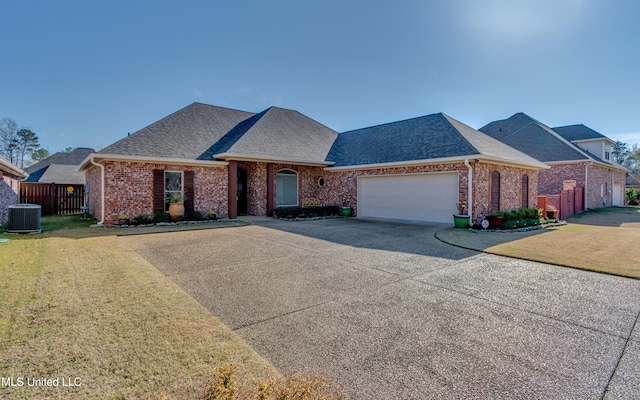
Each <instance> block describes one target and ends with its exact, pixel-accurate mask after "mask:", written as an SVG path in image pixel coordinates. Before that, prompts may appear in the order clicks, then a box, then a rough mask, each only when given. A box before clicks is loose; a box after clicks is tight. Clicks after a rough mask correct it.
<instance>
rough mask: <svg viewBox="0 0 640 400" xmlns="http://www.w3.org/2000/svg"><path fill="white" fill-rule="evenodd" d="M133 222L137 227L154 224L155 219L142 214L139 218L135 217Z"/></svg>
mask: <svg viewBox="0 0 640 400" xmlns="http://www.w3.org/2000/svg"><path fill="white" fill-rule="evenodd" d="M133 221H134V223H135V224H136V225H149V224H153V218H151V217H149V216H148V215H144V214H140V215H138V216H135V217H133Z"/></svg>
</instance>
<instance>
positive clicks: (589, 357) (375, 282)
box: [121, 218, 640, 399]
mask: <svg viewBox="0 0 640 400" xmlns="http://www.w3.org/2000/svg"><path fill="white" fill-rule="evenodd" d="M251 222H252V223H253V225H251V226H246V227H239V228H228V229H218V230H206V231H194V232H176V233H167V234H156V235H147V236H136V237H126V238H121V240H126V241H127V243H129V244H130V246H131V247H132V248H134V249H135V250H136V251H138V252H139V253H140V254H141V255H143V256H144V257H146V258H147V259H148V260H149V261H150V262H151V263H153V264H154V265H156V266H157V267H158V268H159V269H160V270H162V271H163V272H164V273H165V274H167V275H168V276H170V277H171V279H172V280H173V281H175V282H176V283H177V284H178V285H180V286H181V287H182V288H184V290H185V291H187V292H188V293H189V294H191V295H192V296H193V297H194V298H195V299H196V300H198V301H199V302H200V303H201V304H203V305H204V306H205V307H207V308H208V309H209V310H210V311H211V312H212V313H213V314H214V315H215V316H217V317H218V318H220V319H221V320H222V321H223V322H224V323H226V324H227V325H228V326H230V327H231V328H232V329H234V330H235V332H236V333H237V334H239V335H240V336H241V337H243V338H244V339H245V340H247V341H248V342H249V344H250V345H251V346H253V347H254V348H255V349H256V350H257V351H258V352H259V353H260V354H262V355H263V356H264V357H265V358H266V359H268V360H269V361H271V362H272V363H273V364H274V365H275V366H276V367H278V368H279V369H280V370H281V371H283V372H289V371H296V370H298V371H305V372H311V371H315V372H318V373H320V374H322V375H324V376H326V377H328V378H330V379H333V380H335V381H337V382H338V383H339V384H341V385H342V387H343V389H344V390H345V391H346V392H347V393H348V394H349V395H350V396H351V397H353V398H363V399H370V398H379V399H400V398H402V399H413V398H415V399H425V398H511V399H513V398H527V399H528V398H554V399H555V398H569V399H601V398H603V397H604V398H607V399H631V398H638V394H639V393H640V326H639V323H638V315H639V314H640V301H639V300H638V299H640V281H638V280H633V279H627V278H620V277H614V276H607V275H602V274H597V273H591V272H586V271H579V270H574V269H568V268H562V267H555V266H550V265H546V264H540V263H534V262H529V261H522V260H514V259H508V258H503V257H499V256H493V255H488V254H482V253H477V252H474V251H471V250H465V249H460V248H456V247H452V246H449V245H447V244H444V243H442V242H440V241H438V240H436V239H435V238H434V233H435V232H436V231H437V230H438V229H440V228H439V227H433V226H424V225H406V224H396V223H383V222H371V221H362V220H356V219H337V220H320V221H305V222H283V221H277V220H273V219H267V218H265V219H256V218H254V219H252V221H251ZM634 327H635V328H634Z"/></svg>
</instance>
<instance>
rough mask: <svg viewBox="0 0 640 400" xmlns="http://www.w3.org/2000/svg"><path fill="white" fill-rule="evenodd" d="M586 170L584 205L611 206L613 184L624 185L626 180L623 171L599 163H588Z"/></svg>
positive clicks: (593, 206) (591, 206) (590, 206)
mask: <svg viewBox="0 0 640 400" xmlns="http://www.w3.org/2000/svg"><path fill="white" fill-rule="evenodd" d="M587 171H588V172H587V190H586V191H585V200H586V203H587V204H586V207H587V208H598V207H604V206H605V205H606V206H611V205H612V204H613V185H614V184H621V185H624V184H625V182H626V177H625V173H624V172H622V171H620V172H618V171H616V170H612V169H609V168H606V167H601V166H599V165H589V167H588V170H587Z"/></svg>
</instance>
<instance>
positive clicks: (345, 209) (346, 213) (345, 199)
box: [340, 194, 353, 217]
mask: <svg viewBox="0 0 640 400" xmlns="http://www.w3.org/2000/svg"><path fill="white" fill-rule="evenodd" d="M350 202H351V198H350V197H349V196H348V195H346V194H345V195H343V196H342V207H340V214H341V215H342V216H343V217H350V216H351V214H352V213H353V208H351V206H349V203H350Z"/></svg>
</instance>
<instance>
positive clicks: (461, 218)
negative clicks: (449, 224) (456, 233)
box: [453, 214, 469, 228]
mask: <svg viewBox="0 0 640 400" xmlns="http://www.w3.org/2000/svg"><path fill="white" fill-rule="evenodd" d="M453 225H454V226H455V227H456V228H468V227H469V216H468V215H463V214H453Z"/></svg>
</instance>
